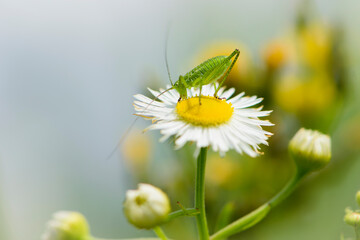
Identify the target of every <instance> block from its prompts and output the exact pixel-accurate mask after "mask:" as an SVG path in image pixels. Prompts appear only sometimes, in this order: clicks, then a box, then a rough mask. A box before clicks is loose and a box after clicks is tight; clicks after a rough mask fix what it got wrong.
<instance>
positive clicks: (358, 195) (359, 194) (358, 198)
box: [356, 191, 360, 207]
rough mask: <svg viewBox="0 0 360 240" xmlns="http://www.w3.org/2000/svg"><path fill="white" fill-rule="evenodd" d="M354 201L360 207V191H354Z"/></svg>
mask: <svg viewBox="0 0 360 240" xmlns="http://www.w3.org/2000/svg"><path fill="white" fill-rule="evenodd" d="M356 202H357V204H358V205H359V207H360V191H358V192H357V193H356Z"/></svg>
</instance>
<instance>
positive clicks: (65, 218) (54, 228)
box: [42, 211, 90, 240]
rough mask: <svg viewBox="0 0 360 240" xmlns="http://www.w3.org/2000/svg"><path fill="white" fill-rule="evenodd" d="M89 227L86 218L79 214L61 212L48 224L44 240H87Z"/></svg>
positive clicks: (55, 214)
mask: <svg viewBox="0 0 360 240" xmlns="http://www.w3.org/2000/svg"><path fill="white" fill-rule="evenodd" d="M89 238H90V232H89V226H88V223H87V221H86V219H85V217H84V216H83V215H82V214H81V213H78V212H68V211H60V212H56V213H54V214H53V218H52V219H51V220H50V221H49V222H48V224H47V229H46V231H45V233H44V234H43V236H42V240H87V239H89Z"/></svg>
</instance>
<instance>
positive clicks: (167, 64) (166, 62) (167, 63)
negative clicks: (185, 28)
mask: <svg viewBox="0 0 360 240" xmlns="http://www.w3.org/2000/svg"><path fill="white" fill-rule="evenodd" d="M169 32H170V26H168V28H167V30H166V38H165V64H166V71H167V74H168V76H169V80H170V83H171V86H174V84H173V82H172V80H171V74H170V70H169V61H168V57H167V56H168V54H167V49H168V42H169Z"/></svg>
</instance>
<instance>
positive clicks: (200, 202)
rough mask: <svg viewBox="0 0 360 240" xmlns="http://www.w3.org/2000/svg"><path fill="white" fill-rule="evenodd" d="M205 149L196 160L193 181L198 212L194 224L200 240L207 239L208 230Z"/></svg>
mask: <svg viewBox="0 0 360 240" xmlns="http://www.w3.org/2000/svg"><path fill="white" fill-rule="evenodd" d="M206 153H207V148H201V150H200V155H199V157H198V159H197V168H196V180H195V208H196V209H198V210H199V212H200V213H199V214H198V215H196V224H197V228H198V232H199V236H200V240H208V239H209V230H208V226H207V221H206V212H205V165H206Z"/></svg>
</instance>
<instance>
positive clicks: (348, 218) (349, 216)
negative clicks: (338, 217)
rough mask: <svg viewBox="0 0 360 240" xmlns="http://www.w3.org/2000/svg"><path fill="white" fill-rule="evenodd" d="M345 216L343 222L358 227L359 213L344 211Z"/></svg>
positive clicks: (359, 222) (359, 221)
mask: <svg viewBox="0 0 360 240" xmlns="http://www.w3.org/2000/svg"><path fill="white" fill-rule="evenodd" d="M345 212H346V214H345V217H344V221H345V222H346V223H347V224H349V225H350V226H353V227H359V226H360V213H359V212H357V211H355V212H354V211H351V210H345Z"/></svg>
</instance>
